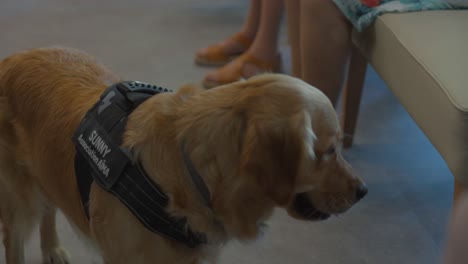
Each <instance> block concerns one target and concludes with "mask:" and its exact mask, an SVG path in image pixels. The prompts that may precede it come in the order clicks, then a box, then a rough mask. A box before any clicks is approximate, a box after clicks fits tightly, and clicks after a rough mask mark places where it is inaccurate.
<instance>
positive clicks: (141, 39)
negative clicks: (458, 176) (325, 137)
mask: <svg viewBox="0 0 468 264" xmlns="http://www.w3.org/2000/svg"><path fill="white" fill-rule="evenodd" d="M247 6H248V1H247V0H244V1H228V0H218V1H217V0H197V1H184V0H152V1H150V0H132V1H130V0H126V1H125V0H112V1H111V0H100V1H90V0H41V1H39V0H2V1H0V47H1V49H0V58H3V57H5V56H7V55H8V54H11V53H13V52H16V51H20V50H23V49H26V48H33V47H40V46H50V45H62V46H71V47H75V48H79V49H82V50H85V51H88V52H90V53H92V54H94V55H95V56H96V57H98V58H100V59H101V60H102V61H103V62H105V63H106V64H107V65H108V66H109V67H110V68H111V69H114V70H115V72H117V73H118V74H120V75H121V76H122V77H123V78H124V79H129V80H141V81H146V82H152V83H155V84H159V85H162V86H166V87H171V88H176V87H178V86H180V85H182V84H184V83H187V82H195V81H199V80H200V78H201V77H202V76H203V74H204V73H205V72H206V71H207V70H206V69H202V68H197V67H195V66H194V65H193V53H194V51H195V50H196V49H197V48H199V47H203V46H204V45H206V44H208V43H212V42H214V41H217V40H219V39H222V38H223V37H226V36H228V35H229V34H230V33H233V32H235V30H236V29H238V28H239V25H240V24H241V23H242V18H243V15H244V14H245V12H246V8H247ZM284 39H286V37H285V34H283V35H282V41H281V43H282V50H284V51H285V54H286V55H285V57H286V61H287V58H288V55H287V52H286V51H287V47H286V46H285V45H286V43H285V41H284ZM363 100H364V101H363V105H362V108H361V115H360V121H359V127H358V131H357V138H356V145H355V147H354V148H353V149H351V150H349V151H346V156H347V157H348V159H349V160H350V161H351V163H352V164H353V165H354V167H355V169H356V170H357V171H358V172H359V173H360V174H361V175H362V176H363V177H364V178H365V179H366V180H367V182H368V183H369V188H370V193H369V195H368V196H367V198H366V199H365V200H364V201H363V202H362V203H360V204H359V205H358V206H356V207H355V208H353V209H352V210H351V211H350V212H349V213H347V214H345V215H343V216H341V217H339V218H332V219H330V220H328V221H326V222H321V223H315V224H310V223H302V222H297V221H294V220H291V219H289V218H288V217H287V216H286V215H285V214H284V213H283V212H278V213H277V214H276V215H275V216H274V218H273V220H272V221H271V223H270V230H269V231H268V232H267V234H266V235H265V237H263V238H262V239H260V240H259V241H256V242H253V243H250V244H247V245H241V244H238V243H232V244H231V245H229V246H228V247H227V249H226V250H225V251H224V253H223V255H222V261H221V263H225V264H230V263H232V264H233V263H258V264H261V263H268V264H275V263H291V264H305V263H320V264H338V263H339V264H387V263H388V264H395V263H398V264H406V263H408V264H435V263H438V256H439V250H440V248H441V245H442V244H443V239H444V230H445V225H446V221H447V216H448V213H449V210H450V200H451V184H452V176H451V174H450V172H449V171H448V169H447V167H446V166H445V164H444V163H443V161H442V159H441V158H440V156H439V155H438V154H437V152H436V151H435V150H434V149H433V147H432V146H431V145H430V143H429V142H428V140H427V139H426V138H425V137H424V136H423V135H422V133H421V132H420V131H419V129H418V128H417V127H416V126H415V125H414V124H413V122H412V121H411V119H410V118H409V117H408V115H407V113H406V112H405V111H404V109H403V108H402V107H401V106H400V105H399V104H398V103H397V102H396V100H395V98H394V97H393V96H392V95H391V94H390V92H389V91H388V90H387V89H386V87H385V85H384V84H383V83H382V81H381V80H380V79H379V78H378V77H377V76H376V74H375V73H373V72H370V74H369V76H368V80H367V85H366V88H365V95H364V99H363ZM59 223H60V225H59V229H60V235H61V237H62V239H63V243H64V245H65V246H66V247H67V248H68V249H69V251H70V252H71V255H72V257H73V263H100V262H99V260H98V258H96V257H93V254H92V253H90V251H89V250H88V249H87V248H86V246H85V245H83V244H82V243H81V242H80V241H79V240H78V238H77V237H76V235H74V233H73V232H72V231H71V229H70V227H69V226H68V224H67V223H66V221H65V220H64V219H63V218H61V219H60V221H59ZM2 254H3V252H1V251H0V263H4V260H3V255H2ZM26 255H27V263H28V264H38V263H40V255H39V247H38V243H37V236H35V237H34V238H33V239H32V241H31V242H30V243H28V246H27V252H26ZM91 259H97V260H96V262H92V261H91Z"/></svg>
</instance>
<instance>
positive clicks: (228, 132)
mask: <svg viewBox="0 0 468 264" xmlns="http://www.w3.org/2000/svg"><path fill="white" fill-rule="evenodd" d="M118 81H119V79H118V78H117V77H116V76H114V74H112V73H111V72H109V71H108V70H107V69H106V68H105V67H104V66H102V65H100V64H99V63H97V62H96V61H95V60H94V59H93V58H91V57H90V56H88V55H86V54H84V53H82V52H79V51H75V50H70V49H62V48H50V49H34V50H30V51H26V52H23V53H19V54H15V55H13V56H11V57H8V58H6V59H5V60H3V61H2V62H1V63H0V217H1V219H2V222H3V228H4V230H3V231H4V245H5V249H6V258H7V263H8V264H19V263H23V241H24V240H25V239H26V238H27V237H28V235H29V233H30V231H31V229H32V228H33V227H34V224H35V223H36V222H38V221H39V220H40V222H41V248H42V253H43V258H44V262H46V263H54V264H57V263H59V264H61V263H68V262H69V257H68V256H67V253H66V251H65V250H63V249H62V248H61V247H60V243H59V240H58V238H57V234H56V231H55V211H56V208H58V209H59V210H61V211H62V212H63V213H64V214H65V215H66V217H67V218H68V220H69V221H70V222H71V223H72V224H73V225H74V226H76V227H77V228H78V229H79V230H80V231H81V232H82V233H83V234H84V235H85V236H87V237H89V238H90V239H92V240H94V241H95V242H96V243H97V245H98V248H99V250H100V252H101V254H102V256H103V259H104V261H105V263H107V264H117V263H173V264H178V263H191V264H196V263H202V262H203V261H209V260H211V261H213V262H214V261H215V259H216V255H217V252H218V250H219V248H220V246H222V244H224V243H225V242H226V241H228V240H229V239H231V238H234V239H240V240H248V239H254V238H256V237H257V236H258V234H259V230H260V229H259V223H261V222H263V221H265V220H267V219H268V217H269V216H270V215H271V213H272V211H273V209H274V208H275V207H284V208H286V209H287V210H288V212H289V213H290V214H291V215H292V216H293V217H296V218H308V216H307V214H305V213H302V214H301V213H300V212H298V210H297V206H296V207H295V205H294V204H295V201H296V198H297V195H298V194H299V193H301V194H303V196H304V197H306V198H305V199H306V200H307V201H310V203H311V204H313V207H314V208H315V209H316V210H319V211H321V212H323V213H326V214H336V213H340V212H343V211H345V210H346V209H348V208H349V207H351V206H352V204H354V203H355V202H356V201H357V200H359V198H356V190H357V189H359V188H362V186H363V183H362V181H361V180H360V179H359V178H358V177H356V176H355V175H354V174H353V173H352V171H351V169H350V167H349V165H348V164H347V163H346V162H345V161H344V160H343V159H342V157H341V154H340V149H339V142H340V139H341V135H340V128H339V122H338V119H337V117H336V114H335V112H334V110H333V107H332V106H331V104H330V102H329V101H328V99H327V98H326V97H325V96H324V95H323V94H322V93H321V92H320V91H318V90H317V89H315V88H313V87H311V86H309V85H308V84H306V83H304V82H302V81H300V80H298V79H295V78H292V77H287V76H283V75H274V74H267V75H262V76H258V77H254V78H251V79H249V80H247V81H243V82H237V83H233V84H230V85H225V86H221V87H218V88H215V89H212V90H208V91H201V90H198V89H197V88H195V87H190V86H186V87H182V88H180V89H179V90H178V91H177V92H176V93H166V94H160V95H157V96H154V97H152V98H150V99H148V100H147V101H145V102H144V103H143V104H142V105H140V106H139V107H138V108H137V109H136V110H135V111H134V112H133V113H132V114H131V115H130V117H129V120H128V124H127V127H126V130H125V133H124V143H123V145H124V146H125V147H127V148H129V149H131V150H132V151H133V153H134V155H135V159H138V160H140V161H141V163H142V165H143V167H144V168H145V170H146V171H147V173H148V174H149V175H150V177H152V179H153V180H154V181H155V182H157V183H158V184H159V185H160V186H161V188H162V189H163V190H164V192H165V193H167V194H168V195H169V197H170V204H169V207H168V210H170V212H171V213H172V214H173V215H175V216H181V217H186V218H187V220H188V225H189V226H190V228H191V229H193V230H194V231H198V232H203V233H205V234H206V235H207V236H208V239H209V244H208V245H203V246H201V247H198V248H196V249H189V248H187V247H186V246H184V245H182V244H179V243H177V242H173V241H169V240H167V239H164V238H162V237H160V236H158V235H156V234H154V233H151V232H150V231H148V230H147V229H146V228H145V227H143V225H142V224H141V223H140V222H139V221H138V220H137V219H136V218H135V217H134V216H133V214H132V213H131V212H130V211H129V210H128V209H127V208H126V207H125V206H124V205H123V204H122V203H121V202H119V200H118V199H117V198H116V197H114V196H113V195H111V194H109V193H107V192H106V191H104V190H102V189H101V188H100V187H98V186H97V185H95V184H93V186H92V189H91V194H90V221H89V223H88V221H87V219H86V216H85V214H84V210H83V207H82V205H81V202H80V196H79V193H78V189H77V185H76V179H75V173H74V155H75V149H74V146H73V144H72V141H71V137H72V134H73V132H74V131H75V129H76V128H77V126H78V124H79V122H80V120H81V119H82V118H83V116H84V114H85V113H86V111H87V110H88V109H89V108H90V107H91V106H92V105H93V104H94V103H95V102H96V101H97V100H98V98H99V96H100V95H101V93H102V92H103V90H104V89H105V88H106V87H107V86H109V85H110V84H111V83H114V82H118ZM182 141H184V142H186V149H187V152H188V154H189V155H190V157H191V159H192V161H193V163H194V165H195V167H196V168H197V170H198V172H199V173H200V174H201V175H202V176H203V178H204V180H205V182H206V184H207V186H208V188H209V190H210V192H211V196H212V201H211V202H212V204H213V207H212V209H210V208H208V207H206V206H204V205H203V203H202V200H201V198H200V194H199V193H198V192H197V191H196V189H194V187H193V186H192V184H191V183H190V181H189V178H188V176H187V172H186V169H185V164H184V162H183V159H182V156H181V152H180V147H179V146H180V144H181V142H182ZM295 208H296V209H295ZM311 208H312V207H311ZM306 209H308V208H306ZM309 211H310V210H309ZM313 211H314V210H313ZM314 212H315V211H314ZM311 218H312V217H311ZM310 220H314V219H310Z"/></svg>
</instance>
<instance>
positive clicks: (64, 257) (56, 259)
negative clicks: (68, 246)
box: [44, 247, 71, 264]
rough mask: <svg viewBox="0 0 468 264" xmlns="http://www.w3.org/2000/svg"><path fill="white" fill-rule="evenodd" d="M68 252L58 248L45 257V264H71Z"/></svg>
mask: <svg viewBox="0 0 468 264" xmlns="http://www.w3.org/2000/svg"><path fill="white" fill-rule="evenodd" d="M70 263H71V262H70V256H69V255H68V252H67V251H66V250H65V249H64V248H61V247H56V248H54V249H52V250H50V251H49V252H48V254H46V256H44V264H70Z"/></svg>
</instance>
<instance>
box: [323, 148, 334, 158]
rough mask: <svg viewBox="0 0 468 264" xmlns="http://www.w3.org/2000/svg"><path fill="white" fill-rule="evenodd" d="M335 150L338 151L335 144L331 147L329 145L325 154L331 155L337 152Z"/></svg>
mask: <svg viewBox="0 0 468 264" xmlns="http://www.w3.org/2000/svg"><path fill="white" fill-rule="evenodd" d="M335 152H336V147H335V146H331V147H329V148H328V149H327V150H326V151H325V152H324V154H325V155H329V156H330V155H333V154H335Z"/></svg>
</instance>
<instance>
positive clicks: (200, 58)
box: [195, 32, 252, 67]
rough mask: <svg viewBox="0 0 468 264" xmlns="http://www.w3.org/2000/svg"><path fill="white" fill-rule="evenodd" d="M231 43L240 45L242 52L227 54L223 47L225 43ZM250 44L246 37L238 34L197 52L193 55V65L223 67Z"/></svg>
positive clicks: (250, 41)
mask: <svg viewBox="0 0 468 264" xmlns="http://www.w3.org/2000/svg"><path fill="white" fill-rule="evenodd" d="M232 42H235V43H236V44H240V45H242V51H240V52H234V53H227V52H226V50H225V45H226V43H232ZM251 44H252V40H251V39H249V38H248V37H246V36H245V35H244V34H243V33H241V32H238V33H236V34H234V35H232V36H231V37H229V38H228V39H227V40H225V41H223V42H221V43H218V44H214V45H210V46H208V47H207V48H204V49H202V50H199V51H198V52H197V54H196V55H195V63H196V64H198V65H201V66H216V67H219V66H223V65H224V64H226V63H228V62H230V61H231V60H233V59H235V58H236V57H238V56H239V55H241V54H242V53H243V52H244V51H246V50H247V49H248V48H249V47H250V45H251Z"/></svg>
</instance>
